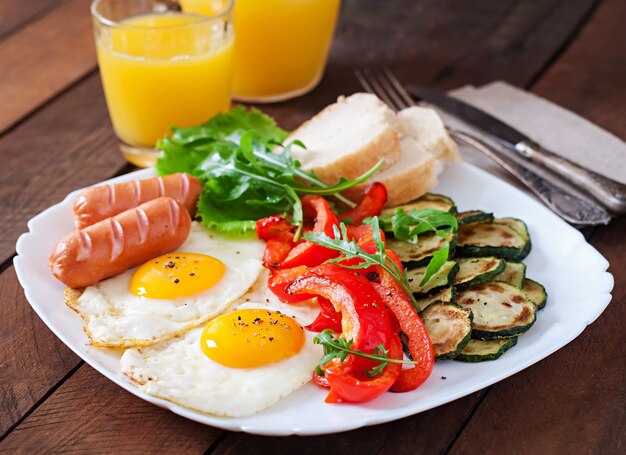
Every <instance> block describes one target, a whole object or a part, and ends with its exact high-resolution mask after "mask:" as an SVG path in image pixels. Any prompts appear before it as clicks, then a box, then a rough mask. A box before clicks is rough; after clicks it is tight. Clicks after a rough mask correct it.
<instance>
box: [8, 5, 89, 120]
mask: <svg viewBox="0 0 626 455" xmlns="http://www.w3.org/2000/svg"><path fill="white" fill-rule="evenodd" d="M4 1H5V2H8V3H11V4H16V3H19V2H16V1H13V0H4ZM3 3H4V2H3ZM29 3H30V2H29ZM0 62H2V64H1V65H0V81H2V83H1V84H0V99H2V109H0V132H2V131H4V130H6V129H7V128H9V127H11V126H12V125H14V124H15V123H16V122H18V121H19V120H20V119H22V118H23V117H24V116H26V115H28V114H29V113H31V112H32V111H33V110H34V109H36V108H37V107H38V106H41V105H42V104H43V103H44V102H45V101H47V100H49V99H50V98H52V97H53V96H55V95H56V94H58V93H59V92H61V91H63V90H64V89H66V88H67V87H68V86H71V84H72V83H74V82H76V81H77V80H78V79H80V78H81V77H83V76H85V74H87V73H89V72H91V71H93V70H94V69H95V67H96V51H95V47H94V43H93V32H92V29H91V16H90V14H89V2H88V1H86V0H65V1H63V2H62V3H61V4H60V5H58V7H56V8H53V9H52V10H51V11H50V14H46V15H44V16H43V17H41V18H39V19H38V20H35V21H34V22H31V23H29V24H27V25H26V26H25V27H23V28H21V29H19V30H17V31H16V32H15V34H13V35H11V36H10V37H9V38H5V39H4V40H3V41H0Z"/></svg>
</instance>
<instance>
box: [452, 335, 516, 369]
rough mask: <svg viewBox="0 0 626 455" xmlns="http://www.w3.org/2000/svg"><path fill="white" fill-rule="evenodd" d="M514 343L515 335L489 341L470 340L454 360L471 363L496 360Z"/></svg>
mask: <svg viewBox="0 0 626 455" xmlns="http://www.w3.org/2000/svg"><path fill="white" fill-rule="evenodd" d="M516 344H517V337H512V338H502V339H500V340H489V341H484V340H470V342H469V343H467V345H466V346H465V348H463V350H462V351H461V353H460V354H459V355H458V356H457V357H456V360H460V361H462V362H472V363H475V362H484V361H486V360H496V359H498V358H500V357H501V356H502V354H504V353H505V352H506V351H508V350H509V349H511V348H512V347H513V346H515V345H516Z"/></svg>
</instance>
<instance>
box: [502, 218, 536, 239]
mask: <svg viewBox="0 0 626 455" xmlns="http://www.w3.org/2000/svg"><path fill="white" fill-rule="evenodd" d="M494 221H495V222H496V223H500V224H504V225H506V226H508V227H510V228H512V229H515V231H517V233H518V234H519V235H521V236H522V237H524V238H525V239H527V240H529V239H530V234H528V226H526V223H524V222H523V221H522V220H520V219H519V218H510V217H509V218H496V219H495V220H494Z"/></svg>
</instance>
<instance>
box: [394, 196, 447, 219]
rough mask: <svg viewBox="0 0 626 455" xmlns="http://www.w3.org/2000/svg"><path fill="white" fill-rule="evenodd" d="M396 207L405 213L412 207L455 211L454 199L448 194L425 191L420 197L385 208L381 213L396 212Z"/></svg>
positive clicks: (409, 211)
mask: <svg viewBox="0 0 626 455" xmlns="http://www.w3.org/2000/svg"><path fill="white" fill-rule="evenodd" d="M396 209H402V210H404V211H405V212H407V213H411V211H413V210H414V209H415V210H423V209H434V210H442V211H444V212H450V213H456V205H455V204H454V201H453V200H452V199H450V198H449V197H448V196H444V195H442V194H434V193H426V194H425V195H423V196H421V197H420V198H418V199H416V200H414V201H413V202H409V203H407V204H402V205H399V206H397V207H391V208H388V209H385V210H383V211H382V213H383V215H387V214H391V215H393V214H395V213H396Z"/></svg>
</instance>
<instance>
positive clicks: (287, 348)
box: [200, 308, 304, 368]
mask: <svg viewBox="0 0 626 455" xmlns="http://www.w3.org/2000/svg"><path fill="white" fill-rule="evenodd" d="M303 345H304V329H303V328H302V327H301V326H300V324H298V322H297V321H296V320H295V319H293V318H291V317H289V316H286V315H284V314H282V313H280V312H278V311H270V310H265V309H258V308H253V309H241V310H236V311H233V312H231V313H227V314H224V315H222V316H219V317H217V318H215V319H213V320H212V321H211V322H209V323H208V324H207V326H206V327H205V328H204V330H203V332H202V336H201V338H200V346H201V348H202V351H203V352H204V354H205V355H206V356H207V357H208V358H210V359H211V360H214V361H215V362H218V363H220V364H222V365H225V366H227V367H232V368H254V367H260V366H263V365H267V364H269V363H274V362H279V361H281V360H284V359H287V358H289V357H291V356H293V355H295V354H297V353H298V352H299V351H300V350H301V349H302V346H303Z"/></svg>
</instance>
